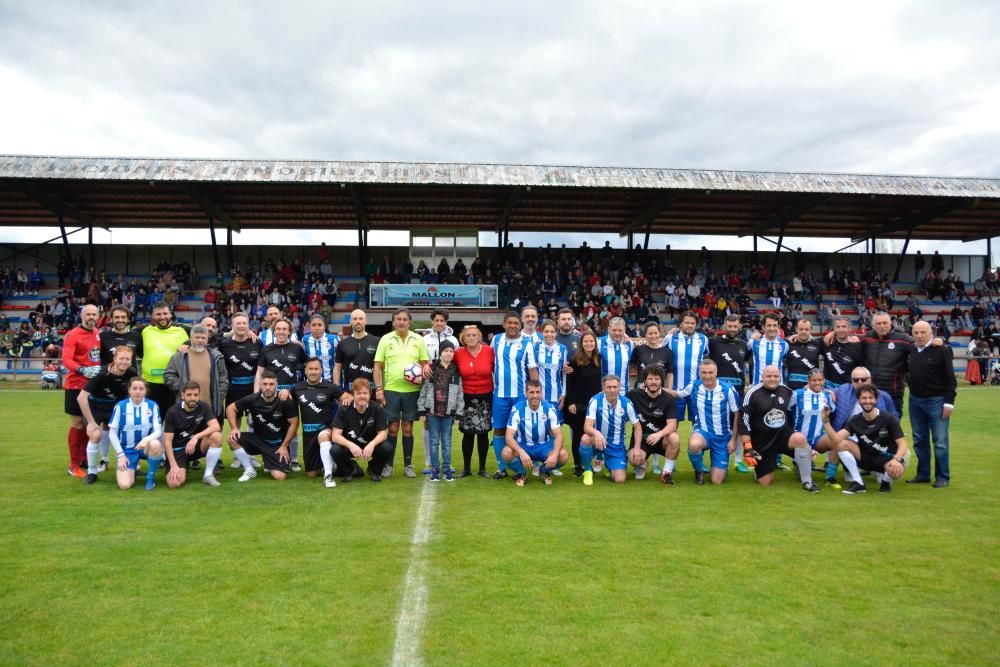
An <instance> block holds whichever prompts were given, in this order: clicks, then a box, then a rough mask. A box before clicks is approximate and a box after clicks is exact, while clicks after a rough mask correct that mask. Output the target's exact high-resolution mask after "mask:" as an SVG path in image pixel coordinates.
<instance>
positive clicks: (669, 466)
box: [663, 458, 677, 475]
mask: <svg viewBox="0 0 1000 667" xmlns="http://www.w3.org/2000/svg"><path fill="white" fill-rule="evenodd" d="M676 467H677V459H668V458H664V459H663V469H664V470H665V471H667V472H669V473H670V474H671V475H672V474H674V469H675V468H676Z"/></svg>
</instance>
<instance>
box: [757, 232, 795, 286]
mask: <svg viewBox="0 0 1000 667" xmlns="http://www.w3.org/2000/svg"><path fill="white" fill-rule="evenodd" d="M787 224H788V223H787V222H783V223H781V233H779V234H778V242H777V243H776V244H775V246H774V259H772V260H771V280H774V274H775V272H776V271H777V270H778V257H779V256H780V255H781V244H782V242H784V240H785V225H787ZM756 238H757V237H754V240H756Z"/></svg>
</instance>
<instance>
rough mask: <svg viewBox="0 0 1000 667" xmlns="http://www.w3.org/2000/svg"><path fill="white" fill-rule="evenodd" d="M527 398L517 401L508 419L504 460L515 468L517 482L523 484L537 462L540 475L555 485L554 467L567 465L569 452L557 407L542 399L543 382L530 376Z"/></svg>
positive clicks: (518, 484) (550, 484)
mask: <svg viewBox="0 0 1000 667" xmlns="http://www.w3.org/2000/svg"><path fill="white" fill-rule="evenodd" d="M524 393H525V396H526V398H524V399H522V400H520V401H518V402H517V404H516V405H515V406H514V409H513V410H511V412H510V419H508V420H507V434H506V436H505V438H506V439H505V443H506V444H505V446H504V448H503V451H502V452H501V454H500V455H501V456H502V457H503V460H504V463H506V464H507V467H508V468H510V469H511V470H513V471H514V484H515V485H517V486H524V484H525V481H526V479H527V477H526V475H527V470H528V468H530V467H531V466H532V464H533V463H536V462H537V463H538V475H539V477H540V478H541V480H542V481H543V482H545V485H546V486H552V471H554V470H557V469H558V468H560V467H561V466H563V465H565V463H566V461H568V460H569V452H567V451H566V450H565V449H564V448H563V438H562V429H561V428H560V426H559V418H558V417H557V416H556V409H555V408H554V407H552V404H551V403H546V402H545V401H543V400H542V383H541V382H539V381H538V380H528V381H527V382H526V383H525V385H524Z"/></svg>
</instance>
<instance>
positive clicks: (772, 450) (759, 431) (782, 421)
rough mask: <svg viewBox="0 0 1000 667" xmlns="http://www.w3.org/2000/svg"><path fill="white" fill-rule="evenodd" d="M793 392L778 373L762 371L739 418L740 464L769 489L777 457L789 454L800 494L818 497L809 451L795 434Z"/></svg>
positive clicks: (774, 368)
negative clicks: (741, 456) (752, 472)
mask: <svg viewBox="0 0 1000 667" xmlns="http://www.w3.org/2000/svg"><path fill="white" fill-rule="evenodd" d="M793 407H795V392H794V391H792V390H791V389H789V388H788V387H787V386H785V385H783V384H781V369H780V368H778V366H776V365H774V364H771V365H769V366H765V367H764V369H763V370H762V371H761V381H760V382H759V383H758V384H755V385H754V386H753V387H751V388H750V390H749V391H747V394H746V396H745V397H744V398H743V405H742V407H741V408H740V414H739V433H740V438H741V439H742V440H743V462H744V463H745V464H746V465H747V466H748V467H750V468H753V469H754V475H755V476H756V478H757V483H758V484H760V485H761V486H771V484H773V483H774V471H775V469H776V467H777V459H778V455H779V454H788V455H790V456H791V457H792V458H793V459H794V460H795V466H796V467H797V468H798V470H799V481H800V482H801V483H802V490H803V491H806V492H807V493H818V492H819V490H820V488H819V486H818V485H817V484H816V483H815V482H813V481H812V449H811V448H810V447H809V443H808V442H807V441H806V438H805V436H804V435H802V434H801V433H798V432H796V431H795V421H794V419H793V418H792V408H793Z"/></svg>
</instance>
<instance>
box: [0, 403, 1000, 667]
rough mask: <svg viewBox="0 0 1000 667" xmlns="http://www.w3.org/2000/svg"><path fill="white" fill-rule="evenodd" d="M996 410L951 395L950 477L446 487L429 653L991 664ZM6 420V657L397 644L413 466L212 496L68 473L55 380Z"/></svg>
mask: <svg viewBox="0 0 1000 667" xmlns="http://www.w3.org/2000/svg"><path fill="white" fill-rule="evenodd" d="M998 404H1000V393H998V392H997V391H995V390H992V389H990V388H969V387H963V388H962V389H961V391H960V396H959V401H958V410H957V411H956V413H955V416H954V417H953V419H952V429H951V442H952V470H953V473H952V474H953V484H952V486H951V487H950V488H948V489H943V490H936V489H932V488H930V487H929V486H926V485H922V486H919V487H917V488H914V487H913V486H912V485H905V484H898V485H896V488H895V489H894V491H893V493H892V494H890V495H885V494H879V493H877V492H871V491H870V492H869V493H868V494H866V495H863V496H857V497H849V496H844V495H842V494H840V493H833V492H830V491H829V490H826V489H824V491H823V492H822V493H819V494H815V495H809V494H805V493H803V492H802V491H801V490H800V487H799V484H798V482H797V476H796V475H795V474H794V473H781V472H779V473H778V474H779V480H778V483H777V485H776V486H775V487H773V488H771V489H763V488H759V487H756V486H755V485H754V484H752V483H751V481H750V479H749V477H747V476H744V475H739V474H737V473H735V472H733V473H732V474H731V478H730V481H729V482H728V483H727V484H726V485H725V486H724V487H722V488H713V487H711V486H705V487H696V486H695V485H694V484H693V475H692V473H691V470H690V465H689V464H688V463H687V460H686V458H685V457H683V456H682V459H681V461H680V462H679V472H678V475H677V478H678V484H677V486H676V487H674V488H664V487H662V485H660V484H659V483H658V482H657V481H656V480H655V479H652V478H650V479H647V480H645V481H642V482H634V481H633V480H632V479H631V476H630V479H629V482H628V483H627V484H626V485H625V486H624V487H618V486H615V485H613V484H611V483H610V481H607V479H606V478H604V479H598V480H597V481H596V482H595V485H594V486H593V487H591V488H586V487H583V486H582V485H581V484H580V482H579V480H575V479H573V478H572V477H571V476H570V475H569V474H568V471H567V475H566V476H565V477H562V478H559V479H556V480H555V485H554V486H553V487H552V488H545V487H543V485H542V484H540V483H538V482H537V480H531V481H529V484H528V486H527V487H526V488H524V489H516V488H514V487H513V484H512V483H510V481H509V480H507V481H504V482H493V481H492V480H484V479H480V478H478V477H472V478H468V479H462V480H458V481H456V482H455V483H453V484H448V483H445V482H440V483H439V484H438V485H437V487H438V488H437V489H435V493H436V510H435V513H434V516H433V523H432V531H431V539H430V542H429V544H428V545H426V546H425V547H424V548H423V549H422V550H421V551H420V552H419V553H421V554H423V557H425V558H426V562H425V565H426V569H425V571H426V573H427V582H426V583H427V589H428V599H427V613H426V618H425V620H424V626H423V632H422V634H421V642H420V646H419V654H420V656H421V657H422V659H423V661H424V662H425V663H426V664H459V665H468V664H482V665H495V664H501V663H513V664H516V663H522V664H523V663H546V664H576V665H579V664H595V665H597V664H607V663H609V662H611V663H615V662H617V663H621V664H629V665H631V664H664V663H680V664H693V663H700V664H719V665H732V664H774V663H778V662H781V663H784V664H811V665H812V664H853V665H856V664H871V665H886V664H934V665H939V664H961V665H969V664H990V663H996V662H997V661H998V659H1000V651H998V649H997V643H996V640H997V636H998V629H1000V622H998V620H997V612H998V611H1000V574H998V569H997V562H998V561H997V558H998V557H997V553H998V551H1000V549H998V548H1000V528H998V526H1000V511H998V499H1000V492H998V491H997V488H998V487H997V472H998V469H1000V466H998V464H997V458H996V452H995V449H996V444H997V442H998V430H1000V418H998V415H997V405H998ZM903 421H904V427H908V420H907V419H905V418H904V420H903ZM0 423H2V424H3V428H2V433H0V484H2V486H0V515H2V520H0V544H2V545H3V549H2V551H0V573H2V574H0V621H2V627H3V628H4V631H3V633H2V634H0V663H2V664H37V665H53V664H64V665H70V664H81V663H91V664H126V665H149V664H182V665H190V664H232V665H247V664H267V665H277V664H288V665H304V664H330V663H335V664H366V665H368V664H386V663H388V662H390V661H391V659H392V655H393V644H394V641H395V625H396V618H397V616H398V614H399V611H400V603H401V599H402V592H403V588H404V581H405V579H406V575H407V568H408V565H409V560H410V557H411V537H412V531H413V525H414V522H415V520H416V511H417V506H418V504H419V500H420V495H421V491H422V490H423V488H424V486H425V485H427V484H429V482H427V481H426V480H425V479H416V480H409V479H405V478H403V477H401V476H398V475H397V476H395V477H393V478H392V479H388V480H386V481H384V482H383V483H381V484H372V483H370V482H368V481H367V480H360V479H359V480H356V481H354V482H353V483H351V484H350V485H343V484H340V485H338V487H337V488H336V489H333V490H327V489H324V488H323V487H322V483H321V482H320V481H319V480H317V479H306V478H305V477H304V475H293V476H292V478H291V479H290V480H288V481H286V482H283V483H279V482H273V481H271V480H269V479H264V478H258V479H256V480H254V481H252V482H250V483H249V484H237V483H236V476H237V474H238V471H233V470H230V469H229V468H228V467H227V469H226V473H225V474H224V475H223V476H222V478H221V480H222V482H223V486H222V487H220V488H218V489H212V488H208V487H206V486H204V485H202V484H200V483H198V477H199V475H196V476H195V477H194V481H195V483H190V482H189V484H188V485H187V486H186V487H184V488H183V489H181V490H179V491H170V490H168V489H167V488H166V487H165V484H163V483H162V482H161V483H160V485H159V486H158V487H157V489H156V490H155V491H153V492H149V493H147V492H145V491H144V490H142V488H139V487H137V488H135V489H133V490H131V491H128V492H121V491H119V490H118V489H117V487H116V486H115V484H114V477H113V474H112V473H110V472H109V473H104V474H103V475H102V476H101V477H102V479H101V481H100V482H99V483H98V484H96V485H94V486H93V487H86V486H84V485H83V484H82V483H80V482H79V481H78V480H75V479H71V478H69V477H67V476H66V474H65V472H64V470H65V467H66V446H65V430H66V423H67V420H66V418H65V417H64V416H63V415H62V392H16V393H4V394H3V395H0ZM907 430H908V429H907ZM688 431H689V426H688V425H685V426H682V436H685V437H686V434H687V432H688ZM418 432H419V427H418ZM454 443H455V446H454V460H455V461H456V462H458V461H460V459H461V450H460V446H459V443H460V440H459V438H458V437H457V434H456V438H455V439H454ZM420 446H421V444H420V436H419V435H418V436H417V448H418V450H419V449H420ZM400 449H401V448H400ZM399 455H400V456H401V451H400V453H399ZM491 458H492V454H491ZM415 459H416V460H418V461H422V455H421V454H420V453H419V451H418V452H417V454H416V456H415ZM224 460H225V461H226V462H227V464H228V461H229V456H228V454H227V455H226V457H225V459H224ZM494 465H495V464H494ZM398 469H399V468H397V470H398ZM912 474H913V470H912V469H911V470H908V471H907V477H910V476H912ZM189 479H190V478H189ZM817 479H818V477H817ZM869 488H870V489H871V488H872V484H871V483H869Z"/></svg>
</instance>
